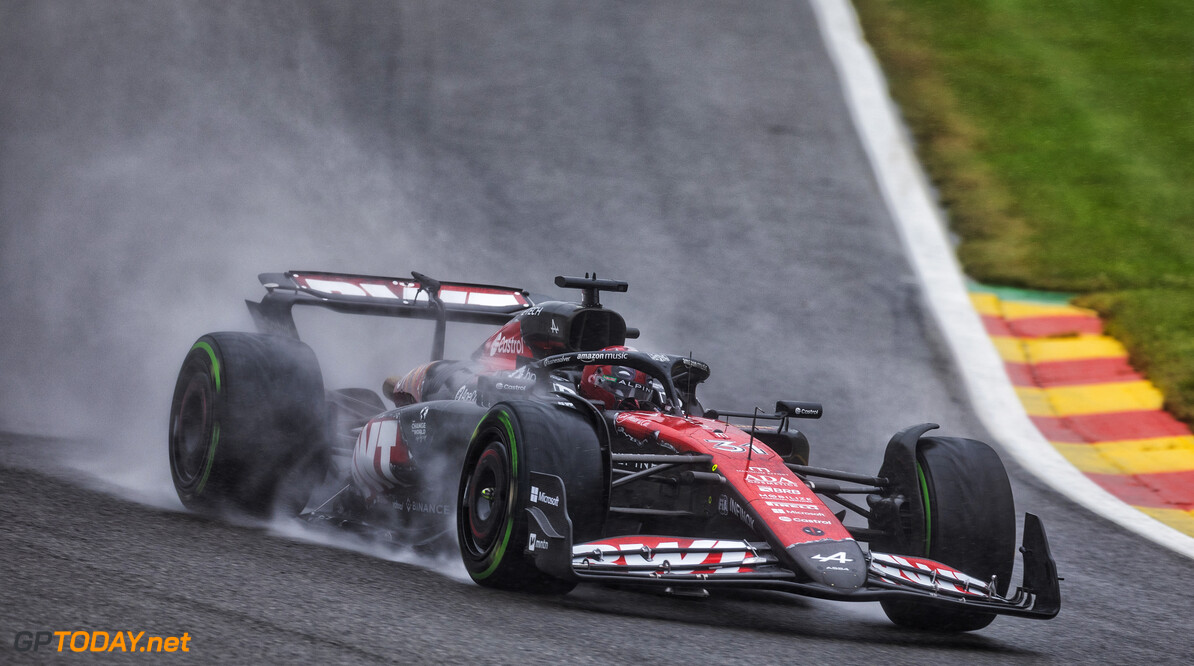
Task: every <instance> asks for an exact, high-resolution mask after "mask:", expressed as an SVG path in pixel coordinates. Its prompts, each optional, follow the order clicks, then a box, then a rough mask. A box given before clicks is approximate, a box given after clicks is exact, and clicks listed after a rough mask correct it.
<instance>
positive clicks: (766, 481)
mask: <svg viewBox="0 0 1194 666" xmlns="http://www.w3.org/2000/svg"><path fill="white" fill-rule="evenodd" d="M752 469H753V468H752ZM746 482H747V483H750V484H753V485H756V486H764V485H765V486H796V487H799V486H800V484H798V483H796V480H795V479H793V478H791V477H787V476H779V475H777V474H757V473H753V472H752V473H749V474H747V475H746ZM781 492H782V491H781Z"/></svg>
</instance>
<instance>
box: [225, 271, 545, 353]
mask: <svg viewBox="0 0 1194 666" xmlns="http://www.w3.org/2000/svg"><path fill="white" fill-rule="evenodd" d="M412 276H413V277H410V278H394V277H378V276H373V275H352V274H347V273H323V272H318V271H287V272H285V273H262V274H260V275H258V276H257V279H258V280H260V281H261V284H262V285H264V286H265V289H266V294H265V296H264V297H262V299H261V302H259V303H256V302H253V301H245V305H247V306H248V307H249V314H251V315H252V316H253V323H254V325H255V326H256V327H257V330H258V331H261V332H262V333H274V334H279V335H285V336H289V337H292V338H294V339H296V340H297V339H298V337H299V335H298V329H297V328H296V327H295V325H294V313H293V311H292V308H293V307H294V306H295V305H316V306H319V307H323V308H327V309H329V310H334V311H336V312H344V313H348V314H363V315H374V316H382V317H406V318H412V319H430V320H432V321H435V322H436V327H435V341H434V345H433V347H432V354H431V356H432V360H439V359H441V358H443V351H444V334H445V328H446V325H447V322H449V321H454V322H465V323H473V324H493V325H497V326H500V325H502V324H505V323H506V322H507V321H509V320H510V319H512V318H513V317H514V316H515V315H517V314H518V313H519V312H522V311H523V310H526V309H527V308H530V307H532V306H533V305H534V304H535V303H534V301H533V300H532V298H531V295H530V294H529V293H527V292H526V291H524V290H522V289H515V288H513V287H501V286H497V285H488V284H470V283H466V282H440V281H439V280H434V279H432V278H429V277H427V276H426V275H423V274H421V273H412Z"/></svg>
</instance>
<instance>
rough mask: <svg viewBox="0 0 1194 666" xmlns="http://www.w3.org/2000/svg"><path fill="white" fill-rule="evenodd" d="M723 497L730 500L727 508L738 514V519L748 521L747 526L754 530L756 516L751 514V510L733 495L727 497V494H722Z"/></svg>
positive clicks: (731, 512) (733, 513)
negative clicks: (744, 506)
mask: <svg viewBox="0 0 1194 666" xmlns="http://www.w3.org/2000/svg"><path fill="white" fill-rule="evenodd" d="M722 497H725V498H726V499H727V500H729V501H728V505H729V506H728V507H727V508H728V510H729V512H730V514H732V515H735V516H737V517H738V520H741V521H742V522H744V523H746V526H747V527H749V528H751V529H752V530H753V529H754V528H755V518H754V516H752V515H750V512H748V511H747V510H746V509H744V508H742V505H741V504H739V503H738V502H737V501H735V500H734V498H733V497H726V496H725V495H722Z"/></svg>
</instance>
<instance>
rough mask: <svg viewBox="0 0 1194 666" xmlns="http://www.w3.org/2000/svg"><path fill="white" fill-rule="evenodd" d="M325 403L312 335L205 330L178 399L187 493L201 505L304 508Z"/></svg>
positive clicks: (178, 474) (174, 472)
mask: <svg viewBox="0 0 1194 666" xmlns="http://www.w3.org/2000/svg"><path fill="white" fill-rule="evenodd" d="M325 413H326V407H325V403H324V394H323V377H322V374H321V373H320V370H319V362H318V361H317V359H316V358H315V354H314V352H312V351H311V349H310V347H308V346H307V345H305V344H303V343H301V342H299V341H297V340H293V339H291V338H286V337H282V336H274V335H260V334H254V333H235V332H223V333H210V334H207V335H204V336H203V337H201V338H199V340H197V341H196V342H195V344H194V345H193V346H192V347H191V349H190V351H189V352H188V353H187V355H186V358H185V359H184V360H183V364H182V368H181V370H180V371H179V374H178V381H177V383H176V384H175V388H174V398H173V401H172V403H171V407H170V433H169V454H170V476H171V477H172V478H173V480H174V488H175V490H176V491H177V492H178V497H179V499H181V500H182V503H183V504H184V505H185V506H186V507H187V508H189V509H191V510H193V511H199V512H202V513H212V514H227V513H241V514H248V515H250V516H257V517H263V516H267V515H269V514H270V512H271V511H273V510H275V509H277V510H283V511H287V512H291V513H295V512H297V509H301V507H302V505H303V504H304V503H305V501H306V497H305V496H303V491H304V490H309V487H310V485H313V484H312V483H311V478H310V477H312V476H313V475H314V474H316V473H317V468H318V467H319V460H320V456H321V455H322V454H323V453H324V419H325ZM283 480H285V483H283ZM304 486H307V487H304ZM296 507H297V509H296Z"/></svg>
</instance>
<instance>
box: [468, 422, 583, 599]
mask: <svg viewBox="0 0 1194 666" xmlns="http://www.w3.org/2000/svg"><path fill="white" fill-rule="evenodd" d="M603 464H604V462H603V458H602V453H601V447H600V443H599V440H598V438H597V435H596V433H595V431H594V430H593V426H592V425H590V424H589V422H588V421H587V420H586V419H585V418H584V417H583V416H581V415H580V414H579V413H577V412H576V411H575V410H573V409H571V408H567V407H561V406H557V405H551V404H545V403H538V402H532V401H517V402H509V403H499V404H498V405H495V406H494V407H493V409H491V410H490V411H489V413H488V414H486V416H485V418H484V419H482V420H481V423H480V425H478V426H477V429H476V432H475V434H474V435H473V438H472V441H471V443H470V444H469V448H468V453H467V454H466V456H465V462H464V467H463V470H462V473H461V478H460V488H459V493H458V496H457V536H458V538H459V541H460V554H461V558H462V559H463V561H464V566H465V568H466V569H468V572H469V575H470V576H471V577H472V579H473V580H474V581H476V582H477V583H478V584H480V585H485V586H487V587H495V588H500V589H507V590H519V591H523V592H532V593H539V594H564V593H566V592H568V591H570V590H571V589H572V588H573V587H575V585H576V582H575V581H572V580H562V579H559V578H555V577H552V576H549V575H547V574H545V573H543V572H542V571H540V570H539V569H538V567H536V566H535V562H534V560H533V559H532V558H531V557H530V556H529V555H528V554H527V553H526V552H525V550H524V548H525V546H526V544H527V539H528V536H529V535H530V531H529V529H528V517H527V508H528V506H530V503H531V501H532V499H531V498H532V492H533V489H532V487H531V483H530V473H531V471H532V470H534V471H535V472H542V473H545V474H553V475H555V476H558V477H560V478H561V479H562V480H563V482H564V488H565V494H566V498H567V499H566V506H567V507H568V514H569V518H570V520H571V522H572V531H573V537H574V539H576V540H581V541H583V540H588V539H591V538H595V537H596V536H597V535H598V534H599V533H600V530H601V523H602V520H603V519H604V515H605V507H604V502H605V500H604V497H605V488H604V479H605V475H604V470H603V468H602V466H603Z"/></svg>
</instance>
